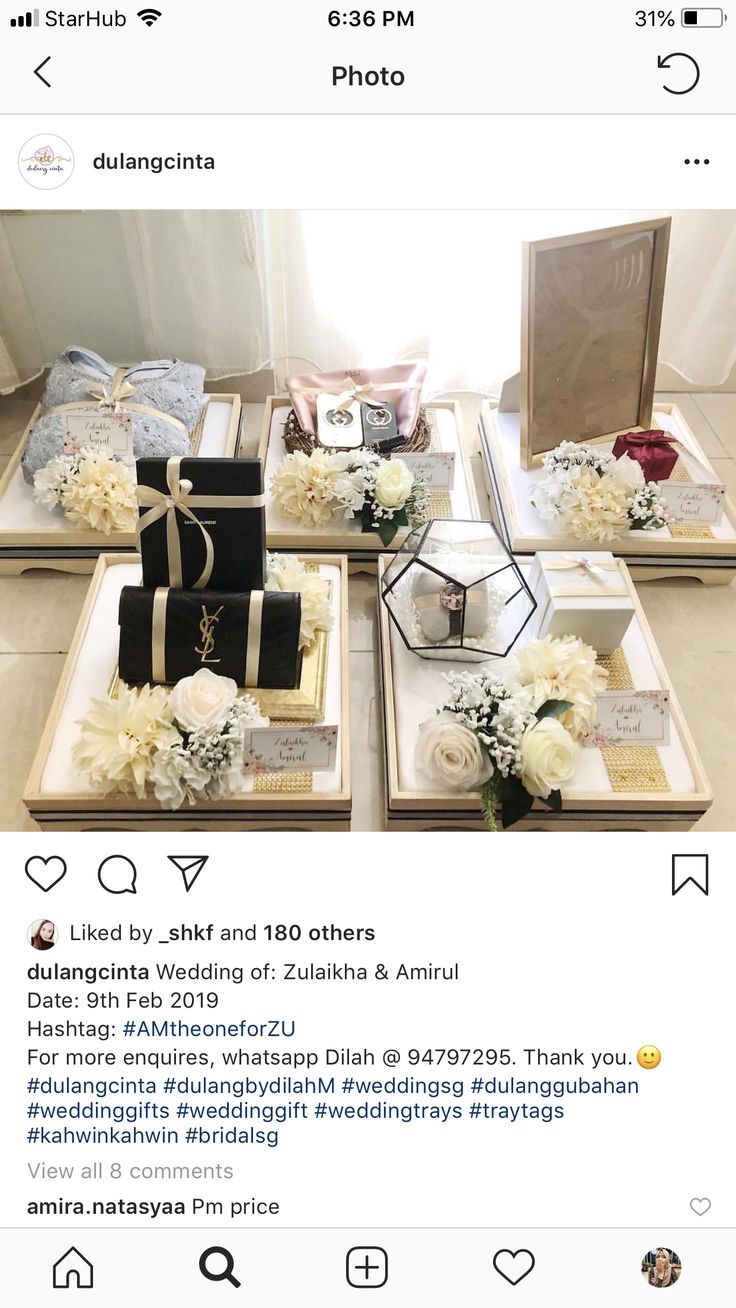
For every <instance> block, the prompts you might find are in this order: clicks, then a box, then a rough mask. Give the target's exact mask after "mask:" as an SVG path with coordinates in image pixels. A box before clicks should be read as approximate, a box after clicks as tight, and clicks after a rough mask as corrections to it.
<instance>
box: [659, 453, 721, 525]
mask: <svg viewBox="0 0 736 1308" xmlns="http://www.w3.org/2000/svg"><path fill="white" fill-rule="evenodd" d="M669 480H670V481H692V477H691V476H690V473H689V472H688V470H687V468H686V467H685V464H684V462H683V460H682V459H679V458H678V460H677V463H676V464H675V466H674V468H673V469H672V472H671V473H670V478H669ZM667 526H668V530H669V533H670V536H672V538H673V540H715V535H714V533H713V532H712V531H711V529H710V527H709V526H708V524H707V523H706V522H670V523H668V524H667Z"/></svg>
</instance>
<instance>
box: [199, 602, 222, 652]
mask: <svg viewBox="0 0 736 1308" xmlns="http://www.w3.org/2000/svg"><path fill="white" fill-rule="evenodd" d="M223 607H224V606H223V605H222V604H221V605H220V607H219V609H218V610H217V612H216V613H211V614H210V613H208V612H207V609H206V608H205V606H204V604H203V605H202V621H201V622H200V624H199V630H200V633H201V635H202V646H201V648H200V646H199V645H195V646H194V653H195V654H199V655H200V659H199V661H200V663H221V662H222V660H221V659H211V658H210V657H209V656H210V654H211V653H212V651H213V649H214V648H215V624H216V623H218V622H219V621H220V614H221V613H222V610H223Z"/></svg>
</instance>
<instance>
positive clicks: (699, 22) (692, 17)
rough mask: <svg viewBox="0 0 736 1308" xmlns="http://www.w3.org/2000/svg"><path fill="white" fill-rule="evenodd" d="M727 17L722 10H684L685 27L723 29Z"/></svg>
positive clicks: (683, 23)
mask: <svg viewBox="0 0 736 1308" xmlns="http://www.w3.org/2000/svg"><path fill="white" fill-rule="evenodd" d="M724 22H725V15H724V13H723V10H722V9H683V11H682V26H683V27H723V24H724Z"/></svg>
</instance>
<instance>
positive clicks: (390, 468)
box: [373, 459, 414, 509]
mask: <svg viewBox="0 0 736 1308" xmlns="http://www.w3.org/2000/svg"><path fill="white" fill-rule="evenodd" d="M413 485H414V476H413V474H412V473H411V472H410V471H409V469H408V468H407V466H406V464H405V463H404V462H403V461H402V460H401V459H383V461H382V463H381V466H380V468H379V469H378V472H377V473H376V488H375V490H374V492H373V494H374V496H375V498H376V501H377V502H378V503H379V504H380V505H381V508H382V509H403V507H404V505H405V504H406V501H407V499H408V498H409V494H410V492H411V488H412V486H413Z"/></svg>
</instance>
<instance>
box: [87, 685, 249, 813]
mask: <svg viewBox="0 0 736 1308" xmlns="http://www.w3.org/2000/svg"><path fill="white" fill-rule="evenodd" d="M237 691H238V688H237V685H236V684H235V682H234V681H233V680H232V679H231V678H230V677H219V676H217V674H216V673H214V672H212V671H211V669H209V668H200V669H199V671H197V672H195V673H194V675H193V676H191V677H184V678H183V679H182V680H181V681H179V682H177V684H176V685H175V686H174V688H173V690H171V691H167V690H165V689H164V687H162V686H142V687H141V688H140V689H136V688H134V687H129V686H125V685H120V686H119V687H118V690H117V693H116V694H115V695H111V696H107V697H105V698H104V699H95V700H93V701H92V704H91V706H90V709H89V712H88V713H87V714H86V715H85V717H84V718H82V719H81V721H80V723H79V726H80V727H81V731H80V735H79V738H78V740H77V741H75V743H74V745H73V747H72V759H73V762H74V763H75V765H76V766H77V767H78V768H79V770H80V771H81V772H83V773H85V774H86V776H87V777H88V779H89V781H90V783H91V785H92V786H93V787H94V789H95V790H98V791H100V792H101V793H103V794H110V793H112V792H115V791H118V792H121V793H123V794H134V795H136V796H137V798H138V799H144V798H145V796H146V794H147V793H149V792H150V791H151V790H152V791H153V794H154V795H155V796H156V799H157V800H158V801H159V803H160V804H161V806H162V808H166V809H178V808H180V807H181V805H182V804H183V803H184V802H185V801H186V802H187V803H188V804H195V803H197V802H198V801H199V800H202V799H224V798H227V797H228V796H230V795H236V794H239V793H240V792H241V791H242V789H243V782H244V780H245V777H246V776H247V774H248V773H249V772H253V771H258V770H259V765H258V764H257V763H256V760H255V758H254V757H253V756H252V755H251V754H246V753H245V731H246V728H247V729H248V730H251V729H252V728H253V727H267V726H268V719H267V718H262V717H261V713H260V709H259V707H258V705H257V703H256V701H255V700H254V699H253V698H252V697H251V696H250V695H243V696H240V697H239V696H238V693H237Z"/></svg>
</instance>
